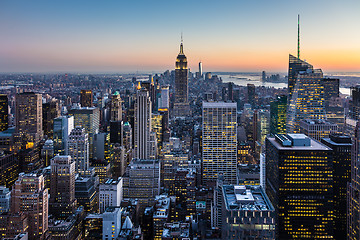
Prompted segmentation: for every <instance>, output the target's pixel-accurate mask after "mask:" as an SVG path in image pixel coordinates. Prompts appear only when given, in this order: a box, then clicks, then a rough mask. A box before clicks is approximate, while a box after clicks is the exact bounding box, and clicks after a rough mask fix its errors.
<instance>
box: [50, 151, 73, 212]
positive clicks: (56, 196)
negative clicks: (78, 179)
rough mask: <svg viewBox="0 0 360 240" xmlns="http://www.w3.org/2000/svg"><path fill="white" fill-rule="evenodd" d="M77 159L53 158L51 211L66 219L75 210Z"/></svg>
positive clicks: (68, 157) (66, 157)
mask: <svg viewBox="0 0 360 240" xmlns="http://www.w3.org/2000/svg"><path fill="white" fill-rule="evenodd" d="M75 174H76V169H75V161H74V160H73V159H72V158H71V157H70V156H59V155H57V156H55V157H54V158H53V159H51V177H50V202H49V207H50V213H51V214H53V215H54V216H56V217H57V218H59V219H66V218H67V217H68V216H70V215H71V214H73V213H74V212H75V208H76V199H75Z"/></svg>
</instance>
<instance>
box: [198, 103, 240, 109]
mask: <svg viewBox="0 0 360 240" xmlns="http://www.w3.org/2000/svg"><path fill="white" fill-rule="evenodd" d="M203 107H204V108H229V107H231V108H237V103H236V102H203Z"/></svg>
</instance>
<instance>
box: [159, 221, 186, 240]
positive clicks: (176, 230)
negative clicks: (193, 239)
mask: <svg viewBox="0 0 360 240" xmlns="http://www.w3.org/2000/svg"><path fill="white" fill-rule="evenodd" d="M189 236H190V224H189V223H179V222H174V223H165V224H164V230H163V233H162V237H163V238H171V239H173V238H179V239H183V238H188V237H189ZM189 239H190V238H189Z"/></svg>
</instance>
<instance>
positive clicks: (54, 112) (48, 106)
mask: <svg viewBox="0 0 360 240" xmlns="http://www.w3.org/2000/svg"><path fill="white" fill-rule="evenodd" d="M42 112H43V113H42V115H43V130H44V135H46V136H47V137H48V138H50V139H53V134H54V119H55V118H57V117H59V116H60V105H59V101H58V100H56V99H53V100H51V101H50V102H47V103H43V106H42Z"/></svg>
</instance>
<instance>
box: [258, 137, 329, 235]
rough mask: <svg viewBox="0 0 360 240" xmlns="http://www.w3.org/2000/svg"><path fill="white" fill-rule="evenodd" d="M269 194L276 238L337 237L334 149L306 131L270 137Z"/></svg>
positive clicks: (267, 155)
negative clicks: (274, 215) (316, 139)
mask: <svg viewBox="0 0 360 240" xmlns="http://www.w3.org/2000/svg"><path fill="white" fill-rule="evenodd" d="M265 163H266V193H267V195H268V197H269V199H270V200H271V202H272V204H273V206H274V208H275V211H276V220H275V221H276V223H277V225H276V238H277V239H294V238H302V239H304V238H311V239H316V238H323V239H332V238H333V236H334V235H333V234H334V233H333V220H334V219H333V215H334V207H333V176H332V174H333V172H332V169H333V160H332V149H331V148H329V147H327V146H325V145H323V144H321V143H319V142H317V141H315V140H313V139H311V138H309V137H307V136H305V135H304V134H287V135H275V137H268V138H267V139H266V159H265Z"/></svg>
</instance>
